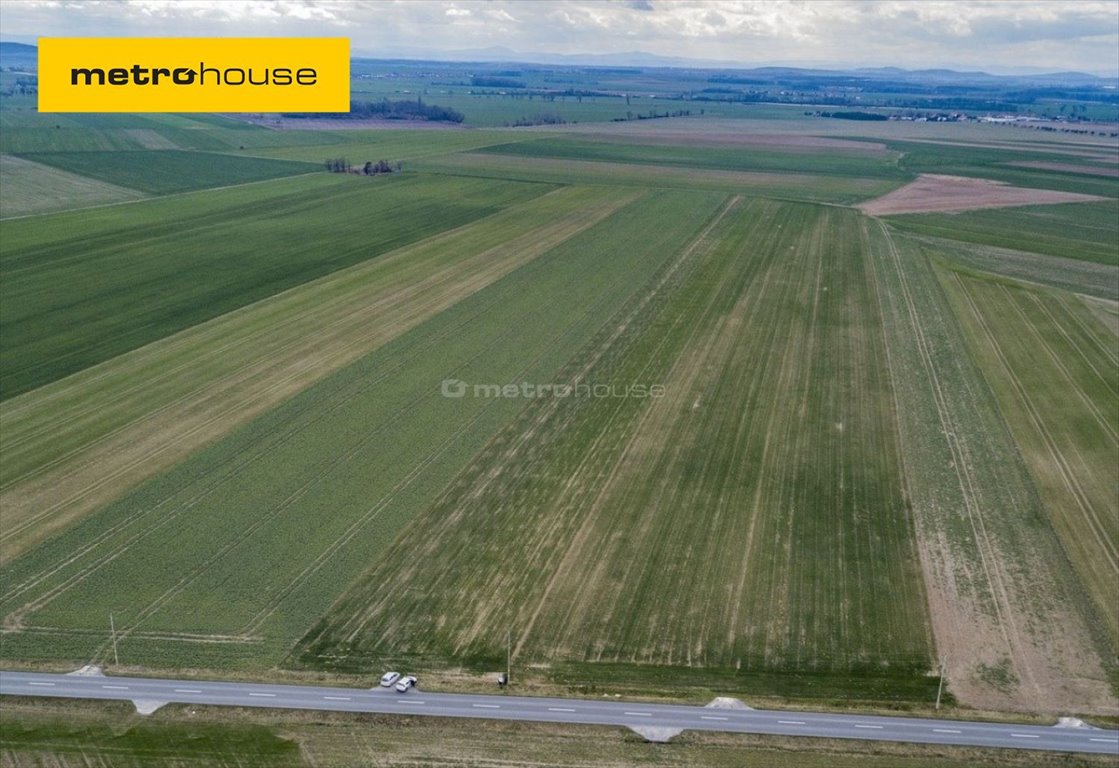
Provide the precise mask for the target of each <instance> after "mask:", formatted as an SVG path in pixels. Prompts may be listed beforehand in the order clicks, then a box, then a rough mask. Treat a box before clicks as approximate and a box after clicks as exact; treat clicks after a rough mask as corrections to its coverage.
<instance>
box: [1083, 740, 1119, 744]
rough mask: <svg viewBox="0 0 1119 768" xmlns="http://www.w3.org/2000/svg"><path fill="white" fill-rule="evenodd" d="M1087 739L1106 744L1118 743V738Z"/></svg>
mask: <svg viewBox="0 0 1119 768" xmlns="http://www.w3.org/2000/svg"><path fill="white" fill-rule="evenodd" d="M1088 741H1103V742H1106V743H1108V744H1119V739H1088Z"/></svg>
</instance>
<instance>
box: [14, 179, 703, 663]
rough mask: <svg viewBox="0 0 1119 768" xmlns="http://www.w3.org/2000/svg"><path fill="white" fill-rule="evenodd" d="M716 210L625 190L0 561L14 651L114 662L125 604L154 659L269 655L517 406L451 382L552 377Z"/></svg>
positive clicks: (127, 642)
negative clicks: (313, 381)
mask: <svg viewBox="0 0 1119 768" xmlns="http://www.w3.org/2000/svg"><path fill="white" fill-rule="evenodd" d="M719 202H720V199H719V197H718V196H706V195H699V196H694V195H690V196H689V195H681V194H672V193H661V194H654V195H650V196H647V197H645V198H642V199H641V200H636V201H633V202H632V203H631V204H629V205H627V206H625V207H623V208H622V209H620V210H618V211H617V212H616V213H614V214H613V215H612V216H610V217H609V218H607V219H606V220H604V221H601V222H599V223H597V224H594V225H593V226H591V227H589V228H587V229H585V230H584V231H582V232H581V233H579V234H578V235H576V236H574V237H571V238H569V239H567V240H566V241H564V242H563V243H560V244H558V245H557V246H556V247H554V248H552V249H550V250H549V251H547V252H546V253H544V254H542V255H540V256H538V257H537V258H536V259H534V260H532V261H531V262H530V263H528V264H526V265H524V266H523V267H521V268H519V269H517V270H515V271H514V272H512V273H510V274H509V275H507V276H506V277H505V278H503V279H500V280H498V281H496V282H495V283H493V284H492V285H490V286H489V287H487V288H485V289H483V290H480V291H478V292H476V293H474V294H472V295H471V296H470V297H469V298H467V299H465V300H463V301H460V302H459V303H457V304H455V305H454V306H453V307H452V308H450V309H449V310H448V311H445V312H443V313H441V314H439V315H437V316H436V317H434V318H432V319H431V320H430V321H427V322H425V323H422V324H421V325H419V326H417V327H416V328H414V329H413V330H412V331H410V332H408V333H405V334H403V335H402V336H400V337H398V338H397V339H396V340H394V341H393V342H392V343H390V344H388V345H386V346H385V347H383V348H382V349H380V350H378V351H376V352H374V353H372V354H370V355H367V356H365V357H363V358H361V359H360V360H358V361H356V362H355V363H353V364H351V365H350V366H348V367H346V368H344V369H342V370H341V371H339V372H338V373H337V374H335V375H333V376H331V377H328V378H327V379H325V380H324V381H322V382H321V383H320V384H318V385H316V386H313V387H311V388H309V389H307V390H305V391H304V392H302V393H301V394H300V395H298V396H296V397H295V398H293V399H291V400H289V401H288V402H286V403H285V404H283V405H281V406H280V407H278V408H276V409H274V410H272V411H270V412H268V413H267V414H265V415H264V416H263V417H261V418H260V419H258V420H256V421H254V422H252V423H251V424H250V425H249V426H248V427H247V428H244V429H241V430H239V431H237V432H235V433H233V434H232V435H230V436H229V437H228V438H226V439H224V440H222V441H220V442H218V443H216V444H214V445H212V446H211V447H209V448H207V449H204V450H203V451H201V452H200V453H198V454H196V455H195V456H194V457H192V458H190V459H188V460H187V461H186V462H185V463H183V464H181V465H179V466H178V467H176V468H175V469H172V470H171V471H170V472H169V473H168V474H166V475H164V476H162V477H160V478H157V479H156V480H154V481H150V482H148V483H146V484H144V485H142V486H141V487H140V488H139V489H137V490H136V491H135V492H133V493H131V494H128V495H126V496H125V497H124V499H122V500H121V501H119V502H116V503H114V504H110V505H109V506H107V507H105V508H104V509H102V510H100V511H98V512H96V513H94V514H92V515H89V516H86V517H85V518H83V519H82V520H81V521H80V522H78V523H77V524H75V525H73V526H71V527H70V528H68V529H67V530H66V531H65V532H63V533H62V534H60V535H59V536H56V537H55V538H53V539H51V540H50V541H48V542H46V543H44V544H42V545H40V546H39V547H36V548H34V549H32V550H31V551H30V552H28V553H27V554H26V555H24V556H22V557H20V558H18V559H17V560H16V561H15V562H14V563H13V564H12V566H11V567H8V568H5V569H4V584H5V585H6V589H5V593H4V595H3V596H2V598H0V610H3V612H4V615H5V616H6V617H7V618H6V625H7V626H8V627H13V626H18V627H20V628H21V629H22V631H20V632H18V633H15V634H9V636H8V637H6V638H5V644H4V648H5V653H18V654H19V655H26V656H31V657H34V656H40V657H43V656H45V657H48V658H50V657H56V656H58V655H60V654H61V655H66V656H69V657H71V658H83V657H86V656H88V655H89V654H91V653H93V654H95V655H102V654H103V653H104V652H105V650H106V647H105V645H104V640H103V638H102V637H101V634H100V632H98V631H97V630H98V628H99V627H100V625H101V624H102V623H103V614H104V613H105V611H106V610H117V613H116V616H117V617H118V618H117V621H118V624H119V628H120V633H119V635H120V638H121V641H120V644H121V648H122V649H126V652H127V653H129V654H130V655H131V657H132V658H134V659H137V660H139V659H143V660H145V663H152V664H159V663H164V664H166V663H170V662H171V660H172V659H178V660H179V661H180V662H181V661H183V660H184V659H189V660H190V661H189V662H188V663H191V664H194V665H198V666H229V665H231V664H232V665H249V666H255V665H259V664H267V663H275V662H276V661H278V657H277V653H282V652H283V650H284V649H285V648H286V647H288V646H289V645H290V644H291V643H292V642H293V641H294V640H295V639H296V638H297V637H298V636H299V634H301V633H302V632H303V631H304V630H305V628H306V627H307V626H308V624H309V623H310V622H311V621H313V619H314V617H315V616H316V615H317V614H318V613H319V612H320V611H321V606H322V605H323V602H324V600H327V601H328V600H330V599H331V598H332V597H333V595H334V594H335V592H336V590H337V585H338V584H339V583H345V582H346V581H347V580H348V579H350V578H352V577H353V576H354V575H356V573H357V572H359V571H360V570H361V568H362V567H363V566H364V564H365V563H367V562H369V558H370V556H371V554H372V553H375V552H378V551H383V550H384V548H386V547H387V546H388V545H389V544H390V543H391V542H392V541H393V539H395V536H396V533H397V531H398V529H399V527H400V526H401V524H402V523H403V522H406V521H407V519H408V518H409V517H410V516H411V514H413V513H414V511H415V509H416V507H417V506H421V507H422V506H425V505H426V503H429V502H430V499H431V497H432V494H435V493H437V492H438V490H439V488H440V487H441V486H442V484H443V483H445V482H446V481H447V480H448V479H449V478H450V477H452V476H453V475H454V474H455V473H457V471H459V469H461V466H462V464H463V463H464V462H466V461H467V460H468V459H469V457H470V456H471V455H472V454H473V453H474V451H476V450H477V447H478V445H479V444H480V442H482V441H484V440H485V439H486V437H487V436H488V435H489V434H490V432H491V431H492V430H493V429H494V428H495V427H497V426H500V424H501V423H502V422H503V421H504V420H506V419H508V418H511V417H512V416H513V415H515V413H516V411H517V410H518V409H519V404H518V403H516V402H515V401H509V400H503V401H489V402H485V401H456V400H448V399H447V398H444V397H442V396H441V395H440V384H439V382H440V380H442V379H444V378H447V377H449V376H457V377H459V378H463V379H474V380H480V379H481V380H485V378H486V377H495V378H496V379H497V380H498V381H505V380H507V379H509V378H512V379H517V380H519V379H520V378H522V377H526V378H528V379H529V380H537V379H541V378H546V377H547V376H549V375H550V374H551V373H552V372H553V371H554V370H555V369H556V368H557V367H558V366H560V365H562V364H563V362H564V361H566V360H567V359H568V357H569V356H570V355H571V353H572V351H573V350H574V349H576V348H577V347H578V346H579V345H580V344H581V343H582V341H583V339H584V338H585V336H586V335H587V334H590V333H594V332H595V331H596V330H597V329H598V328H600V327H601V325H602V323H603V321H604V318H606V317H610V316H611V315H612V314H613V312H614V310H613V309H611V307H613V306H616V305H617V304H619V303H624V302H625V300H626V298H627V297H628V296H630V295H632V294H633V293H634V292H635V291H636V290H637V289H638V287H639V286H640V285H641V284H643V283H644V282H645V281H646V280H648V279H651V278H652V276H653V275H654V274H655V273H656V272H657V270H658V268H659V266H660V265H661V264H662V263H663V262H664V261H665V260H666V259H668V258H669V257H670V256H671V255H672V254H674V253H676V252H677V251H678V249H680V248H683V247H685V245H686V243H687V242H688V241H689V239H691V238H693V237H694V236H695V233H696V232H697V231H698V230H699V228H700V227H701V226H702V225H703V224H704V222H705V220H706V219H707V218H709V217H710V215H711V214H712V213H713V212H714V211H715V209H716V207H717V205H718V204H719ZM650 232H653V233H656V234H657V237H643V236H642V235H648V234H649V233H650ZM623 244H629V246H630V247H626V248H622V247H621V246H622V245H623ZM607 255H612V256H613V257H612V258H606V256H607ZM643 275H644V276H643ZM514 340H515V342H514ZM511 342H514V343H511ZM518 352H520V353H519V354H518ZM525 353H527V354H525ZM463 405H465V406H466V407H462V406H463ZM390 448H391V449H390ZM153 514H156V515H157V517H153ZM308 519H314V520H316V526H315V529H314V532H313V533H310V532H308V531H307V528H306V521H307V520H308ZM219 542H220V543H219ZM215 544H217V548H216V549H215ZM63 553H67V554H66V555H63ZM60 558H61V559H64V560H66V561H67V564H66V565H64V566H63V567H61V568H59V567H57V565H56V564H57V563H58V562H60ZM156 563H158V566H156ZM120 583H129V584H132V585H134V589H133V590H132V591H131V593H130V594H128V595H124V596H122V595H120V594H114V591H113V590H109V591H106V585H109V584H120ZM234 583H235V584H237V585H238V587H237V589H236V592H232V591H230V586H231V585H232V584H234ZM122 598H123V601H124V602H125V605H126V606H129V608H124V607H123V606H119V607H118V606H117V603H118V602H121V601H122Z"/></svg>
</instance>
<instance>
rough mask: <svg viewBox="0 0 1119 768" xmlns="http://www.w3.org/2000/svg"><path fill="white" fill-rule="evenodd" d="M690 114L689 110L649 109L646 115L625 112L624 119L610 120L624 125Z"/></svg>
mask: <svg viewBox="0 0 1119 768" xmlns="http://www.w3.org/2000/svg"><path fill="white" fill-rule="evenodd" d="M699 113H700V114H701V115H702V114H703V113H704V110H702V109H701V110H700V111H699ZM691 114H692V111H691V110H690V109H672V110H669V109H666V110H665V111H664V112H658V111H657V110H656V109H650V110H649V111H648V112H647V113H644V112H630V111H629V110H627V111H626V116H625V117H615V118H614V119H613V120H611V122H614V123H624V122H627V121H629V120H656V119H658V118H662V117H688V116H689V115H691Z"/></svg>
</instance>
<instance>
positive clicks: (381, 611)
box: [303, 201, 930, 693]
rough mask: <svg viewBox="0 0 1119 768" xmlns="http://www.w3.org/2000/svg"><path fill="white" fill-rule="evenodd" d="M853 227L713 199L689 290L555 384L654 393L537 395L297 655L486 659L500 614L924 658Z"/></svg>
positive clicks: (527, 621)
mask: <svg viewBox="0 0 1119 768" xmlns="http://www.w3.org/2000/svg"><path fill="white" fill-rule="evenodd" d="M867 237H868V233H867V230H866V226H865V224H864V223H863V222H862V221H861V220H860V218H859V217H857V216H855V215H851V214H849V213H847V214H845V213H841V212H831V211H829V210H827V209H820V208H813V207H810V206H797V205H789V204H785V205H782V204H776V203H758V202H755V203H750V204H744V203H742V202H741V201H736V202H735V203H733V204H732V205H731V206H730V207H729V208H727V209H725V211H724V217H723V219H722V220H721V221H719V222H717V223H716V225H715V226H714V227H713V228H712V229H711V230H710V231H708V232H707V233H706V237H705V240H704V242H702V243H701V244H700V246H699V247H698V248H697V249H696V250H695V251H694V252H692V253H687V254H685V256H686V257H687V261H683V262H681V264H680V266H679V267H677V271H681V272H682V271H685V270H687V271H689V272H690V273H691V274H690V276H689V277H688V278H687V279H686V281H684V280H683V279H682V278H680V279H679V280H678V282H677V283H676V284H675V285H674V284H673V282H674V281H672V280H666V281H665V283H664V284H661V285H658V286H656V287H655V288H656V290H655V292H653V293H650V294H649V295H648V297H647V299H646V301H645V302H643V303H639V304H638V305H637V306H635V307H634V308H632V309H631V310H630V311H629V312H627V313H626V314H624V315H621V316H619V317H618V318H617V319H616V320H615V321H613V322H612V323H611V326H616V327H617V328H618V329H619V331H618V332H617V333H616V334H612V335H610V336H607V337H606V338H604V339H599V340H596V342H595V344H594V345H592V346H591V347H589V348H588V349H586V350H585V351H584V352H583V353H582V354H581V355H580V356H579V358H578V364H577V366H576V367H573V368H569V370H568V371H567V372H566V373H565V375H564V376H562V377H561V378H560V380H561V381H569V380H576V379H581V380H585V381H588V382H596V383H602V384H606V383H609V384H610V385H611V386H614V387H623V386H625V385H626V384H627V383H630V382H645V383H653V382H663V384H664V387H665V388H666V390H667V391H668V393H669V394H668V395H667V396H666V397H665V398H664V399H663V400H635V399H618V398H606V399H604V400H591V401H588V402H585V403H583V402H576V403H568V402H565V401H562V400H561V401H545V402H540V403H534V407H533V408H530V409H526V412H525V413H524V414H523V415H522V417H521V419H520V420H519V421H518V422H517V423H516V424H514V425H513V426H511V427H510V428H509V429H507V430H506V431H505V433H504V434H502V435H501V436H499V437H498V438H496V439H495V440H494V441H493V442H492V443H491V444H490V446H489V448H488V449H487V450H486V451H485V452H483V453H482V454H481V455H480V457H479V458H478V459H477V460H475V462H474V463H473V464H472V466H471V468H470V469H469V470H468V472H467V473H465V474H464V475H463V476H462V477H460V478H459V479H458V481H456V485H455V486H454V488H453V489H452V490H451V491H450V492H449V493H448V494H446V495H445V496H444V498H443V499H442V500H441V501H440V503H439V504H438V505H436V506H434V507H432V508H431V509H430V510H429V512H428V513H427V514H426V515H424V516H422V517H420V518H418V519H417V520H416V522H415V523H414V524H413V526H412V528H411V529H410V531H406V533H405V536H404V538H405V540H410V541H413V542H414V544H413V545H412V546H410V547H408V548H407V549H398V550H394V551H392V552H389V553H387V556H386V557H385V558H384V559H383V560H382V561H381V562H379V563H378V565H377V567H376V568H374V569H372V570H371V571H370V573H369V575H368V576H367V578H366V579H364V580H363V581H362V582H360V583H359V585H358V586H357V587H356V588H355V589H354V590H353V591H352V592H351V593H350V594H349V595H348V596H347V597H346V598H344V599H343V600H342V601H341V602H339V603H338V604H337V605H336V606H335V607H334V609H333V610H332V612H331V614H330V615H329V616H328V617H327V618H326V620H325V621H324V622H323V624H322V625H321V626H320V628H319V629H318V630H317V631H316V634H315V635H313V640H312V641H311V643H310V644H309V646H308V648H307V650H306V651H305V653H304V656H303V658H304V660H305V661H307V662H308V663H314V662H315V661H317V655H318V654H321V655H322V656H323V663H326V664H329V665H339V666H342V667H343V668H347V667H351V668H352V667H360V666H364V665H368V664H369V663H371V662H373V661H374V660H375V659H377V658H378V657H384V658H389V659H397V658H408V659H409V660H410V663H412V664H422V663H427V664H432V663H438V660H440V659H448V660H449V659H462V658H465V659H479V660H482V659H489V660H493V661H496V660H497V659H498V658H500V656H501V652H502V647H503V642H504V633H505V628H506V627H512V629H513V632H514V648H515V654H514V655H515V658H516V659H517V661H518V663H522V664H525V663H527V664H532V663H537V662H545V663H552V664H562V663H563V662H605V663H607V664H610V663H615V664H616V663H618V662H630V663H639V664H643V665H660V666H665V667H672V666H677V667H685V668H686V667H693V666H694V667H699V668H706V669H712V668H716V669H718V668H722V669H723V670H730V675H729V677H731V678H733V676H734V671H736V670H741V671H743V672H744V673H749V672H752V671H774V670H784V671H798V670H799V671H804V672H809V673H813V672H815V673H820V672H833V673H843V674H849V673H850V672H851V671H852V670H854V669H860V670H861V671H864V672H866V673H867V675H868V677H874V676H875V671H876V670H877V671H878V673H880V674H881V673H883V672H885V673H887V674H888V672H889V670H890V667H891V666H893V667H896V668H897V671H898V672H899V673H900V674H901V675H903V676H904V675H905V674H912V673H913V671H914V670H917V671H918V673H919V674H920V673H923V671H924V670H925V669H926V667H927V665H928V661H929V655H930V646H929V640H930V638H929V633H928V629H927V627H928V624H927V618H926V616H925V612H924V610H925V601H924V597H923V591H922V586H921V580H920V575H919V566H918V565H917V561H916V551H915V549H914V546H913V538H912V525H911V521H910V519H909V517H908V514H907V512H906V508H905V503H904V499H903V498H902V494H901V485H900V482H899V459H898V455H897V452H896V443H895V441H894V438H893V434H894V427H893V418H894V417H893V405H892V403H893V401H892V396H891V391H890V384H889V381H888V379H887V378H886V370H885V366H884V365H883V359H884V347H883V340H882V332H881V324H880V323H881V321H880V318H879V317H878V314H877V311H876V309H875V305H874V301H873V283H872V282H871V279H870V277H869V275H868V273H867V271H866V268H865V265H864V264H863V263H862V262H861V260H860V258H859V254H860V253H861V251H862V250H863V248H865V239H866V238H867ZM804 275H807V276H809V277H808V279H803V280H802V279H800V277H801V276H804ZM666 293H667V294H668V295H663V294H666ZM622 329H624V330H622ZM753 329H758V330H760V329H765V330H764V331H762V332H760V333H757V332H752V331H753ZM498 468H500V469H498ZM824 488H833V489H835V488H838V489H840V490H839V492H838V493H835V492H834V491H833V492H827V493H825V492H823V489H824ZM421 532H424V533H421ZM700 564H702V566H701V565H700ZM888 595H889V596H892V597H887V596H888ZM413 596H414V597H413ZM747 679H748V678H747ZM879 693H881V691H879Z"/></svg>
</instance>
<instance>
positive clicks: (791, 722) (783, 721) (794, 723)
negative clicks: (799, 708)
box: [777, 720, 804, 725]
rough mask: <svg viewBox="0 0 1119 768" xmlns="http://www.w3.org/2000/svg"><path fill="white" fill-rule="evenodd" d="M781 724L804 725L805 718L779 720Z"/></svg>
mask: <svg viewBox="0 0 1119 768" xmlns="http://www.w3.org/2000/svg"><path fill="white" fill-rule="evenodd" d="M777 722H779V723H780V724H781V725H804V721H803V720H778V721H777Z"/></svg>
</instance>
